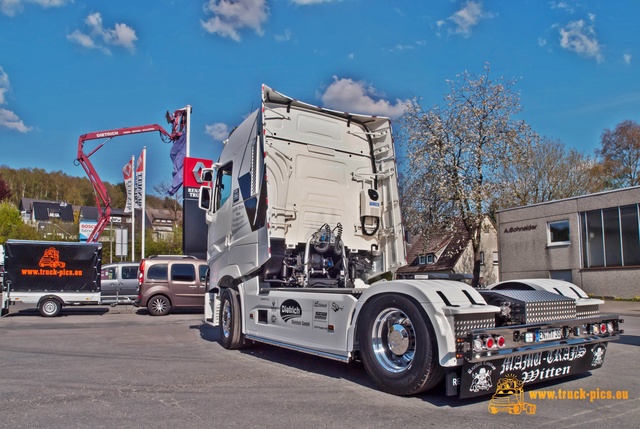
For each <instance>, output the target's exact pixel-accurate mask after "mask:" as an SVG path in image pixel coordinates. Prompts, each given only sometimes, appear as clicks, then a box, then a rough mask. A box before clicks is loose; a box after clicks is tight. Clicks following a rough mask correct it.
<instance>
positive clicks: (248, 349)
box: [189, 323, 491, 407]
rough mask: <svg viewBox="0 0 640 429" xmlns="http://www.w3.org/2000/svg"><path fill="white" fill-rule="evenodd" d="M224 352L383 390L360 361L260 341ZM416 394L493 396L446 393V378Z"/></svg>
mask: <svg viewBox="0 0 640 429" xmlns="http://www.w3.org/2000/svg"><path fill="white" fill-rule="evenodd" d="M189 329H198V330H199V331H200V338H202V339H203V340H205V341H209V342H217V341H219V339H220V334H219V330H218V328H217V327H213V326H211V325H208V324H204V323H203V324H201V325H191V326H190V327H189ZM223 352H224V353H242V354H244V355H248V356H253V357H255V358H257V359H263V360H266V361H269V362H271V363H275V364H280V365H285V366H288V367H292V368H296V369H298V370H301V371H306V372H310V373H314V374H318V375H322V376H326V377H331V378H335V379H342V380H347V381H349V382H351V383H354V384H357V385H360V386H362V387H365V388H368V389H372V390H380V389H378V387H377V386H376V385H375V384H374V383H373V381H372V380H371V378H370V377H369V375H368V374H367V372H366V370H365V369H364V366H363V365H362V363H361V362H359V361H356V362H351V363H343V362H338V361H334V360H331V359H326V358H322V357H319V356H313V355H309V354H306V353H302V352H298V351H295V350H289V349H285V348H282V347H277V346H272V345H269V344H264V343H259V342H249V344H248V345H247V346H245V347H244V348H242V349H241V350H223ZM416 397H417V398H420V399H422V400H423V401H425V402H428V403H430V404H432V405H434V406H438V407H441V406H448V407H460V406H464V405H469V404H473V403H478V402H485V401H488V400H489V399H491V396H486V397H484V396H483V397H479V398H471V399H458V398H457V397H455V396H446V395H445V385H444V382H442V383H440V385H438V386H436V387H435V388H434V389H432V390H431V391H430V392H428V393H423V394H421V395H417V396H416Z"/></svg>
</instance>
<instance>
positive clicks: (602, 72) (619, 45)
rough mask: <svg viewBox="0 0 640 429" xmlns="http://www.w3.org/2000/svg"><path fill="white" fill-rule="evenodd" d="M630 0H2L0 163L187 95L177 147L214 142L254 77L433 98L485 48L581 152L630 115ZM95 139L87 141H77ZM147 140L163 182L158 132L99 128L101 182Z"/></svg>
mask: <svg viewBox="0 0 640 429" xmlns="http://www.w3.org/2000/svg"><path fill="white" fill-rule="evenodd" d="M638 16H640V2H638V1H637V0H617V1H601V0H580V1H573V0H564V1H559V0H553V1H542V0H528V1H527V0H463V1H459V0H430V1H425V0H235V1H231V0H222V1H221V0H217V1H214V0H212V1H205V0H191V1H177V0H153V1H149V0H129V1H121V0H111V1H108V2H105V1H98V0H93V1H91V0H87V1H82V0H75V1H74V0H0V165H7V166H9V167H12V168H23V167H33V168H43V169H45V170H47V171H56V170H62V171H64V172H65V173H67V174H70V175H74V176H80V177H84V171H83V170H82V168H81V167H79V166H75V165H74V163H73V161H74V159H75V158H76V152H77V141H78V137H79V136H80V135H81V134H84V133H88V132H93V131H101V130H109V129H115V128H121V127H129V126H137V125H146V124H153V123H157V124H160V125H162V126H163V127H165V128H166V129H168V125H166V123H165V120H164V113H165V112H166V111H167V110H170V111H174V110H175V109H178V108H181V107H184V106H185V105H191V106H193V116H192V122H191V124H192V134H191V155H192V156H196V157H202V158H209V159H216V158H217V156H218V154H219V152H220V150H221V148H222V143H221V141H222V140H223V139H224V138H225V137H226V135H227V134H228V131H229V130H231V129H232V128H233V127H234V126H235V125H237V124H239V123H240V122H241V121H242V119H243V118H244V117H245V116H246V115H247V114H249V113H250V112H251V111H252V110H254V109H255V108H257V107H258V105H259V102H260V85H261V84H263V83H265V84H267V85H269V86H271V87H272V88H274V89H276V90H278V91H280V92H282V93H284V94H286V95H289V96H291V97H294V98H297V99H300V100H303V101H306V102H309V103H312V104H317V105H321V106H325V107H329V108H334V109H338V110H344V111H350V112H355V113H369V114H378V115H385V116H390V117H392V118H397V117H398V116H399V115H401V113H402V109H403V103H404V102H405V101H406V100H409V99H411V98H414V97H419V98H421V99H422V104H423V106H424V107H425V108H429V107H431V106H433V105H435V104H442V103H443V101H442V100H443V96H444V95H445V93H447V92H448V90H449V87H448V86H447V80H448V79H456V75H458V74H460V73H461V72H463V71H465V70H468V71H470V72H473V73H476V74H480V73H482V72H483V67H484V64H485V63H486V62H488V63H489V64H490V67H491V74H492V75H493V76H494V77H495V78H498V77H501V76H503V77H505V78H507V79H518V83H517V85H516V86H515V90H516V91H518V92H519V93H520V98H521V104H522V106H523V108H524V110H523V112H522V113H521V118H522V119H524V120H526V121H527V122H528V123H529V124H530V125H531V126H532V127H533V129H534V130H535V131H536V132H537V133H538V134H541V135H544V136H546V137H549V138H552V139H559V140H561V141H563V142H564V143H565V144H566V145H567V146H569V147H574V148H577V149H578V150H580V151H582V152H583V153H585V154H589V155H592V154H593V151H594V149H595V148H596V147H598V145H599V142H600V135H601V133H602V132H603V130H604V129H605V128H609V129H611V128H614V127H615V126H616V125H617V124H618V123H620V122H621V121H623V120H626V119H631V120H638V112H640V73H639V67H638V64H639V63H640V43H639V42H640V26H638V25H637V17H638ZM95 144H96V143H95V142H94V143H87V145H86V149H87V151H88V150H90V149H91V148H92V147H93V146H95ZM143 146H146V147H147V153H148V159H149V165H148V176H147V180H148V182H147V183H148V187H149V188H148V189H150V187H152V186H153V185H154V184H157V183H159V182H161V181H165V182H169V181H170V179H171V171H172V165H171V161H170V159H169V145H167V144H165V143H163V142H162V141H161V140H160V138H159V136H158V134H157V133H150V134H145V135H143V136H136V137H120V138H116V139H114V140H111V141H109V142H108V143H107V144H106V145H105V146H104V147H103V148H101V149H100V150H99V151H98V152H96V153H95V154H94V155H93V156H92V157H91V160H92V162H93V163H94V165H95V166H96V169H97V171H98V173H99V175H100V176H101V178H102V179H103V180H105V181H109V182H112V183H116V182H120V181H122V172H121V170H122V166H123V165H124V164H125V163H126V162H127V161H128V159H130V158H131V155H135V156H136V157H137V156H138V155H139V154H140V152H141V151H142V147H143Z"/></svg>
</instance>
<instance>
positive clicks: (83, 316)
mask: <svg viewBox="0 0 640 429" xmlns="http://www.w3.org/2000/svg"><path fill="white" fill-rule="evenodd" d="M604 311H605V312H617V313H620V314H623V315H624V318H625V326H624V329H625V335H624V336H623V338H622V340H621V341H619V342H617V343H612V344H610V346H609V348H608V351H607V356H606V360H605V364H604V367H603V368H601V369H599V370H596V371H593V372H592V373H590V374H587V375H582V376H573V377H570V378H565V379H563V380H561V382H559V383H558V382H556V383H553V384H538V385H535V386H534V387H532V388H531V389H528V390H535V391H541V390H544V391H546V390H549V391H551V390H553V391H557V390H558V389H563V390H565V391H578V390H580V389H583V390H584V391H586V392H590V391H596V389H598V391H608V390H611V391H626V392H628V399H621V400H614V399H610V400H604V399H603V400H594V401H590V400H589V399H588V398H587V399H580V398H578V399H575V400H568V399H566V400H542V399H536V400H533V399H530V398H529V399H528V400H530V401H531V402H533V403H535V405H536V413H535V414H531V415H527V414H521V415H509V414H506V413H499V414H496V415H492V414H490V413H489V412H488V403H489V400H490V399H491V398H490V397H486V398H480V399H474V400H459V399H456V398H450V397H446V396H444V393H443V392H442V391H440V390H438V391H436V392H431V393H428V394H424V395H420V396H416V397H396V396H393V395H389V394H386V393H383V392H380V391H378V390H376V388H375V386H374V385H373V384H372V383H371V381H370V380H369V378H368V377H367V375H366V373H365V371H364V369H363V368H362V366H361V365H359V364H353V365H346V364H343V363H339V362H333V361H329V360H325V359H322V358H318V357H313V356H308V355H304V354H300V353H296V352H291V351H288V350H283V349H278V348H275V347H271V346H266V345H255V346H253V347H251V348H249V349H246V350H242V351H228V350H225V349H223V348H222V347H221V346H220V345H219V344H218V343H217V331H216V330H215V329H213V328H211V327H209V326H208V325H203V323H202V314H201V313H197V312H180V313H177V314H170V315H168V316H165V317H151V316H149V315H147V313H146V310H141V309H137V308H135V307H132V306H118V307H116V308H111V307H107V306H94V307H74V308H64V309H63V312H62V316H61V317H57V318H41V317H39V315H38V313H37V311H36V310H35V309H33V308H28V307H20V306H12V307H11V312H10V314H9V316H8V317H5V318H2V319H0V361H1V362H2V367H1V368H0V427H2V428H4V427H7V428H8V427H12V428H13V427H30V428H89V427H90V428H107V429H115V428H138V427H140V428H142V427H145V428H147V427H153V428H226V427H243V428H249V427H261V428H296V429H298V428H329V427H331V428H333V427H349V428H409V427H411V428H426V427H438V428H443V427H469V426H473V427H474V428H495V427H505V426H509V427H549V428H560V427H562V428H564V427H580V426H585V427H590V428H591V427H599V426H605V425H606V426H607V427H616V428H636V427H637V424H638V423H637V422H638V420H639V418H640V406H639V405H640V403H639V399H638V393H639V392H640V375H638V370H639V369H640V365H639V364H638V352H639V349H638V347H640V303H615V302H612V303H608V305H605V308H604ZM527 393H528V392H527Z"/></svg>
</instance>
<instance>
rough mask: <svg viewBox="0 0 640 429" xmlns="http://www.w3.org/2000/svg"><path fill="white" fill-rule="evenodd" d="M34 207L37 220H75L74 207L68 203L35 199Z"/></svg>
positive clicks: (34, 215)
mask: <svg viewBox="0 0 640 429" xmlns="http://www.w3.org/2000/svg"><path fill="white" fill-rule="evenodd" d="M32 207H33V218H34V219H35V220H41V221H45V220H46V221H49V220H51V219H57V220H60V221H62V222H73V207H72V206H71V205H69V204H67V203H52V202H42V201H34V202H33V205H32Z"/></svg>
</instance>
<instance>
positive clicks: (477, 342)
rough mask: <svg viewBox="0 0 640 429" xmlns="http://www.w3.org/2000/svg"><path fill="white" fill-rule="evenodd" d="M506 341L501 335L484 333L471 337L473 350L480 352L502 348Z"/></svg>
mask: <svg viewBox="0 0 640 429" xmlns="http://www.w3.org/2000/svg"><path fill="white" fill-rule="evenodd" d="M506 343H507V341H506V340H505V339H504V337H503V336H502V335H484V336H478V337H475V338H474V339H473V351H474V352H482V351H486V350H497V349H502V348H504V346H505V345H506Z"/></svg>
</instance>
